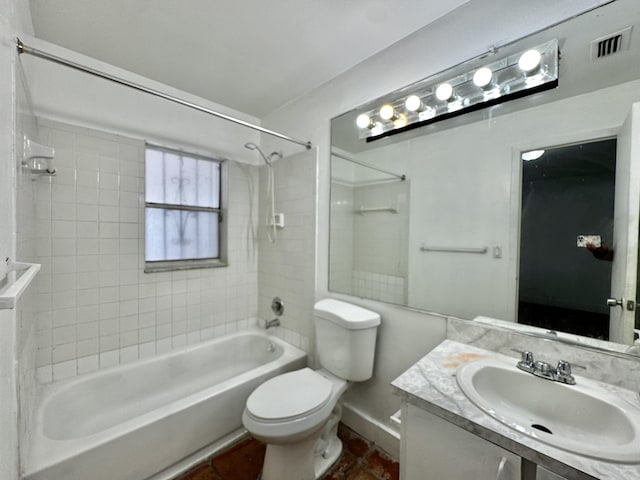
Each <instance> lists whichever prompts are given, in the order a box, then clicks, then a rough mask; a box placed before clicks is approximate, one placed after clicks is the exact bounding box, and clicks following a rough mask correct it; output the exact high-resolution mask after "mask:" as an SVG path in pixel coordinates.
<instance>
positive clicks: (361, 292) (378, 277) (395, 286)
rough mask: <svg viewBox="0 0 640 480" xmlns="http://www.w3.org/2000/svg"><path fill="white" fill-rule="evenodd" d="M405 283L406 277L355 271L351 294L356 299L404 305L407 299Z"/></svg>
mask: <svg viewBox="0 0 640 480" xmlns="http://www.w3.org/2000/svg"><path fill="white" fill-rule="evenodd" d="M405 282H406V280H405V278H404V277H396V276H393V275H385V274H383V273H374V272H364V271H361V270H354V271H353V277H352V280H351V292H352V293H351V294H352V295H355V296H356V297H364V298H374V299H376V300H380V301H381V302H389V303H395V304H400V305H403V304H405V303H406V298H407V295H406V288H405Z"/></svg>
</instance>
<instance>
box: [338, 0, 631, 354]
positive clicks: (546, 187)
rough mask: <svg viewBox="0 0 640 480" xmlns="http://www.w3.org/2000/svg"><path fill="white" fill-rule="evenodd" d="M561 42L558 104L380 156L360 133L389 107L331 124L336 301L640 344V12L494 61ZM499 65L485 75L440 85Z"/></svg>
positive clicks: (546, 100) (441, 130)
mask: <svg viewBox="0 0 640 480" xmlns="http://www.w3.org/2000/svg"><path fill="white" fill-rule="evenodd" d="M627 27H632V29H631V30H628V29H627ZM625 29H627V30H625ZM620 31H624V32H625V33H624V38H623V39H622V40H620V42H621V43H620V45H622V47H623V48H621V49H620V51H618V52H617V53H615V54H611V55H606V56H605V57H604V58H599V59H597V58H595V57H594V54H593V52H594V50H593V49H592V42H593V41H594V40H598V39H601V38H603V37H607V36H609V35H610V34H613V33H616V32H620ZM553 39H557V40H558V45H559V49H560V53H561V57H560V63H559V80H558V87H557V88H555V89H552V90H547V91H542V92H538V93H535V94H533V95H530V96H526V97H523V98H519V99H517V100H514V101H509V102H507V103H502V104H498V105H494V106H491V107H489V108H485V109H481V110H476V111H473V112H471V113H467V114H463V115H459V116H456V117H455V118H449V119H446V120H443V121H439V122H434V123H431V124H428V125H425V126H422V127H420V128H416V129H412V130H408V131H404V132H402V133H399V134H397V135H392V136H388V137H385V138H380V139H376V140H375V141H368V142H367V141H366V139H362V138H360V137H361V136H362V135H361V134H360V130H359V127H358V126H357V124H356V120H357V117H358V115H359V114H361V113H362V112H363V111H371V110H372V109H373V108H375V107H376V105H382V104H384V102H385V98H381V99H377V100H375V101H372V102H370V103H369V104H367V105H363V106H362V107H360V108H358V109H355V110H353V111H350V112H347V113H345V114H343V115H341V116H339V117H336V118H334V119H333V120H332V122H331V135H332V137H331V138H332V152H331V153H332V156H331V168H332V173H331V231H330V253H329V263H330V265H329V289H330V290H331V291H335V292H339V293H344V294H348V295H353V296H358V297H363V298H370V299H375V300H379V301H383V302H389V303H394V304H398V305H404V306H408V307H411V308H415V309H420V310H425V311H430V312H438V313H442V314H449V315H453V316H456V317H459V318H466V319H473V318H475V317H477V316H487V317H492V318H496V319H501V320H504V321H507V322H512V323H524V324H529V325H535V326H540V327H543V328H545V329H550V330H556V331H568V332H570V333H575V334H578V335H585V336H590V337H594V338H599V339H601V340H604V341H610V342H612V343H611V346H612V348H613V347H614V344H617V345H618V346H617V347H616V349H617V350H618V351H620V350H624V347H622V348H621V347H620V345H631V344H632V343H633V342H634V335H635V333H636V331H635V327H636V325H635V315H636V309H635V301H636V296H637V295H636V287H637V283H638V282H637V273H638V268H637V262H638V222H639V218H638V210H639V208H640V133H639V132H640V127H639V126H638V125H639V124H640V104H638V102H640V8H638V5H637V0H617V1H615V2H613V3H610V4H607V5H605V6H603V7H600V8H598V9H596V10H593V11H591V12H588V13H586V14H583V15H581V16H578V17H576V18H573V19H571V20H569V21H567V22H565V23H562V24H560V25H556V26H554V27H552V28H550V29H548V30H545V31H543V32H539V33H537V34H535V35H533V36H531V37H527V38H523V39H521V40H519V41H518V42H515V43H514V44H511V45H508V46H505V47H503V48H501V49H499V50H498V52H497V53H496V55H498V54H500V53H501V52H503V53H506V54H510V52H517V51H523V50H526V49H527V48H530V47H531V46H533V45H540V44H544V43H545V42H548V41H551V40H553ZM489 62H491V57H490V56H489V57H486V58H480V59H475V60H473V61H470V62H467V63H465V64H463V65H458V66H456V67H455V68H454V69H451V70H448V71H446V72H442V73H441V74H439V75H437V76H435V77H434V79H433V81H434V82H436V83H437V82H438V81H439V79H440V78H442V79H444V78H452V77H453V76H455V75H463V74H464V73H465V72H473V71H474V70H477V69H478V68H480V67H482V66H483V65H484V64H486V63H489ZM403 90H404V91H409V89H403ZM396 93H397V92H396ZM634 104H637V105H636V106H635V107H634ZM634 130H635V133H634ZM620 303H622V304H621V305H620ZM635 336H637V335H635Z"/></svg>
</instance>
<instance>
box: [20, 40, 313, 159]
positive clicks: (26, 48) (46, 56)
mask: <svg viewBox="0 0 640 480" xmlns="http://www.w3.org/2000/svg"><path fill="white" fill-rule="evenodd" d="M17 49H18V53H19V54H23V53H26V54H29V55H33V56H34V57H39V58H43V59H45V60H49V61H51V62H54V63H57V64H60V65H64V66H66V67H70V68H73V69H74V70H79V71H81V72H84V73H88V74H90V75H95V76H96V77H100V78H104V79H105V80H109V81H111V82H114V83H118V84H120V85H124V86H125V87H129V88H133V89H134V90H138V91H140V92H144V93H148V94H150V95H154V96H156V97H159V98H162V99H164V100H168V101H170V102H173V103H177V104H178V105H182V106H184V107H188V108H191V109H193V110H197V111H199V112H203V113H207V114H209V115H212V116H214V117H218V118H221V119H222V120H226V121H228V122H233V123H236V124H238V125H242V126H243V127H247V128H251V129H253V130H257V131H259V132H262V133H266V134H267V135H271V136H273V137H277V138H280V139H282V140H286V141H288V142H292V143H296V144H298V145H302V146H303V147H305V148H307V149H310V148H311V147H312V144H311V142H305V141H303V140H298V139H297V138H293V137H289V136H287V135H283V134H282V133H278V132H274V131H273V130H269V129H267V128H263V127H261V126H259V125H254V124H253V123H249V122H245V121H244V120H240V119H239V118H235V117H232V116H230V115H225V114H224V113H220V112H217V111H215V110H211V109H209V108H206V107H203V106H201V105H198V104H196V103H192V102H188V101H186V100H182V99H180V98H178V97H174V96H172V95H169V94H167V93H163V92H161V91H159V90H154V89H153V88H149V87H145V86H144V85H140V84H139V83H134V82H130V81H128V80H125V79H124V78H120V77H116V76H115V75H111V74H109V73H105V72H101V71H100V70H96V69H94V68H91V67H87V66H85V65H81V64H79V63H76V62H72V61H71V60H67V59H65V58H62V57H58V56H57V55H53V54H51V53H47V52H44V51H42V50H38V49H37V48H33V47H29V46H27V45H25V44H24V43H22V41H21V40H20V39H19V38H18V39H17Z"/></svg>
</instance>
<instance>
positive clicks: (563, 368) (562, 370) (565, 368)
mask: <svg viewBox="0 0 640 480" xmlns="http://www.w3.org/2000/svg"><path fill="white" fill-rule="evenodd" d="M571 368H579V369H580V370H586V369H587V367H584V366H582V365H578V364H577V363H569V362H567V361H566V360H560V361H559V362H558V366H557V367H556V372H557V373H558V374H559V375H571Z"/></svg>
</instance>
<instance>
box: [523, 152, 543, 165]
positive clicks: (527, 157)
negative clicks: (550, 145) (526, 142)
mask: <svg viewBox="0 0 640 480" xmlns="http://www.w3.org/2000/svg"><path fill="white" fill-rule="evenodd" d="M542 155H544V150H531V151H529V152H524V153H523V154H522V159H523V160H524V161H525V162H530V161H531V160H537V159H538V158H540V157H541V156H542Z"/></svg>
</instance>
